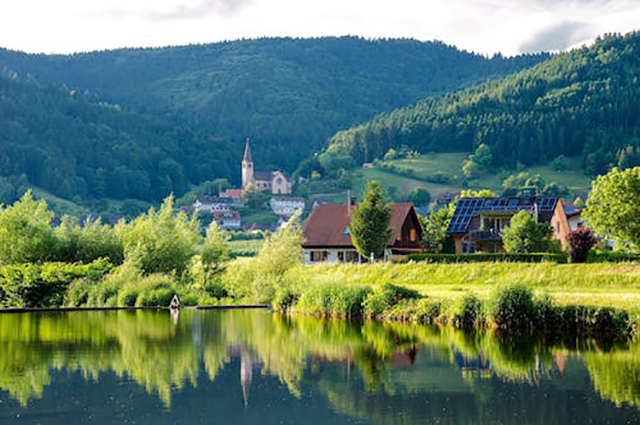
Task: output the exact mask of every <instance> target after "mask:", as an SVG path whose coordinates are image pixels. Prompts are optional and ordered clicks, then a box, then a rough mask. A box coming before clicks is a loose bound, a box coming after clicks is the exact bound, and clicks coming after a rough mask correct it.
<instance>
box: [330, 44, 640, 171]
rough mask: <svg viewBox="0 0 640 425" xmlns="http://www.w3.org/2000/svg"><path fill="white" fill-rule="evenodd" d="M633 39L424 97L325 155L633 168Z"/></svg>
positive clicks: (637, 84) (639, 115)
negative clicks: (572, 159) (578, 162)
mask: <svg viewBox="0 0 640 425" xmlns="http://www.w3.org/2000/svg"><path fill="white" fill-rule="evenodd" d="M638 75H640V33H639V32H632V33H629V34H627V35H625V36H620V35H609V36H606V37H604V38H602V39H599V40H597V41H596V43H595V44H594V45H593V46H592V47H583V48H580V49H576V50H572V51H570V52H566V53H561V54H558V55H556V56H554V57H552V58H551V59H549V60H548V61H545V62H543V63H541V64H538V65H536V66H535V67H533V68H531V69H527V70H524V71H521V72H519V73H517V74H515V75H511V76H508V77H506V78H504V79H502V80H500V81H491V82H487V83H484V84H481V85H478V86H475V87H472V88H468V89H463V90H461V91H457V92H454V93H449V94H447V95H445V96H442V97H440V98H437V97H432V98H429V99H427V100H425V101H423V102H420V103H418V104H417V105H415V106H411V107H405V108H402V109H398V110H395V111H393V112H390V113H386V114H382V115H380V116H378V117H377V118H375V119H374V120H372V121H370V122H368V123H366V124H363V125H360V126H357V127H353V128H351V129H349V130H345V131H341V132H339V133H337V134H336V135H335V136H334V137H333V138H332V140H331V145H330V147H329V148H328V149H327V151H326V152H325V154H330V155H333V156H334V157H336V158H341V157H344V156H347V157H351V158H353V159H354V160H355V161H356V162H357V163H363V162H370V161H373V160H374V159H376V158H381V157H382V156H383V155H385V153H387V152H388V151H389V149H390V148H398V147H400V146H403V145H406V146H407V147H409V148H411V149H416V150H419V151H420V152H433V151H435V152H446V151H466V152H469V151H473V150H474V149H476V148H477V147H478V146H479V145H481V144H483V143H484V144H485V145H487V146H488V147H489V148H490V149H491V153H492V162H493V165H495V166H510V167H511V166H515V165H516V164H518V163H520V164H523V165H531V164H536V163H538V164H539V163H547V162H548V161H550V160H552V159H554V158H556V157H558V156H559V155H565V156H575V155H582V159H583V164H584V167H585V171H586V172H587V173H588V174H590V175H596V174H603V173H605V172H606V171H607V170H608V169H609V168H610V167H611V166H612V165H618V166H621V167H624V168H628V167H632V166H634V165H638V163H639V162H640V148H639V146H640V81H639V80H638Z"/></svg>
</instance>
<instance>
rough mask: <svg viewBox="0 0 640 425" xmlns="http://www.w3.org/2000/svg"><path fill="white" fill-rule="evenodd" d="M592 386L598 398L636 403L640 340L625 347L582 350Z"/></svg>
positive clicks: (639, 404)
mask: <svg viewBox="0 0 640 425" xmlns="http://www.w3.org/2000/svg"><path fill="white" fill-rule="evenodd" d="M583 357H584V362H585V364H586V365H587V369H588V370H589V375H590V376H591V380H592V381H593V386H594V387H595V389H596V391H598V393H599V394H600V395H601V396H602V398H604V399H607V400H611V401H612V402H614V403H615V404H616V406H620V405H622V404H623V403H628V404H630V405H632V406H636V407H640V344H635V345H633V347H631V349H629V350H613V351H609V352H603V351H599V350H597V351H596V350H594V351H590V352H587V353H585V354H584V356H583Z"/></svg>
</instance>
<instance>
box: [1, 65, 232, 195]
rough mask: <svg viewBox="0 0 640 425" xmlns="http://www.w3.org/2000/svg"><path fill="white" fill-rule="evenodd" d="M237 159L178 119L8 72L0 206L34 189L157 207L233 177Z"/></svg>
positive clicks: (3, 86) (4, 75) (228, 148)
mask: <svg viewBox="0 0 640 425" xmlns="http://www.w3.org/2000/svg"><path fill="white" fill-rule="evenodd" d="M214 152H215V154H214ZM234 153H235V152H234V151H233V149H232V148H231V146H230V144H229V142H226V141H224V140H220V139H214V138H210V137H205V136H203V135H202V134H199V133H197V132H195V131H193V130H191V129H190V128H189V126H187V125H181V124H180V123H178V122H176V121H175V120H172V121H169V120H166V119H163V118H161V117H151V116H149V115H144V114H139V113H133V112H130V111H128V110H126V109H123V108H122V107H119V106H117V105H112V104H106V103H102V102H98V101H97V100H95V99H94V98H93V97H92V96H91V95H89V94H86V93H82V92H79V91H76V90H70V89H67V88H64V87H44V86H42V85H40V84H38V83H37V82H35V81H33V80H32V79H29V78H28V77H21V76H19V75H18V74H17V73H15V72H11V71H7V70H4V71H2V72H0V202H3V203H11V202H12V201H15V200H16V198H17V197H19V196H21V195H22V194H23V193H24V191H23V190H22V191H21V189H20V188H24V187H28V186H30V185H35V186H38V187H41V188H43V189H46V190H48V191H49V192H51V193H53V194H55V195H57V196H60V197H63V198H66V199H72V200H74V201H75V202H77V203H79V202H82V200H85V199H89V198H93V199H100V198H114V199H127V198H133V199H140V200H146V201H157V200H160V199H162V198H163V197H165V196H167V195H168V194H169V193H175V194H177V195H181V194H183V193H185V192H186V191H187V190H188V189H189V186H190V184H191V183H192V182H200V181H204V180H208V179H210V178H211V176H212V175H214V176H215V175H232V174H233V173H234V172H235V171H236V170H237V169H239V166H238V165H236V162H237V161H234V160H232V159H235V156H234V155H233V154H234ZM238 155H239V153H238Z"/></svg>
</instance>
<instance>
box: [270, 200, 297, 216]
mask: <svg viewBox="0 0 640 425" xmlns="http://www.w3.org/2000/svg"><path fill="white" fill-rule="evenodd" d="M269 205H270V206H271V210H272V211H273V212H274V214H276V215H279V216H282V217H291V216H292V215H294V214H295V213H296V212H298V211H300V212H302V211H303V210H304V207H305V201H304V198H297V197H284V196H274V197H273V198H271V201H269Z"/></svg>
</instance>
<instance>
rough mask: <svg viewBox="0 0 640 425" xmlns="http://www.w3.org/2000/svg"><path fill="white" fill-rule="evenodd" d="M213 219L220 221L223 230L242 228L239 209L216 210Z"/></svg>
mask: <svg viewBox="0 0 640 425" xmlns="http://www.w3.org/2000/svg"><path fill="white" fill-rule="evenodd" d="M213 219H214V220H215V221H216V223H218V227H220V228H221V229H223V230H240V228H241V227H242V221H241V219H240V213H238V211H233V210H227V211H214V212H213Z"/></svg>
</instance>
